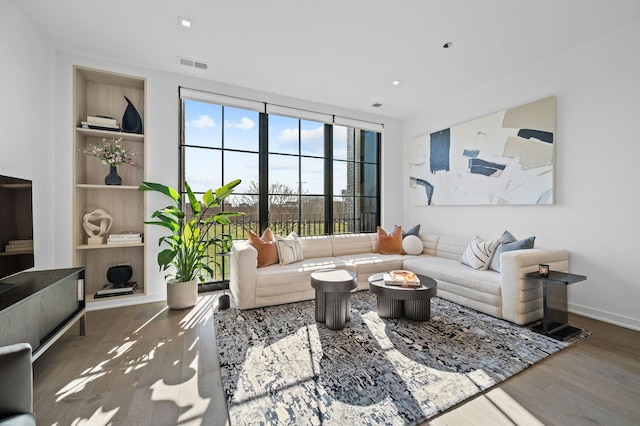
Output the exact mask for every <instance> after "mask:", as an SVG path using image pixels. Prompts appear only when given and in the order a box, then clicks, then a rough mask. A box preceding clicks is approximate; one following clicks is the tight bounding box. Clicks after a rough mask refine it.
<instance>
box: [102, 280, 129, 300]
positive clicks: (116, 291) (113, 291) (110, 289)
mask: <svg viewBox="0 0 640 426" xmlns="http://www.w3.org/2000/svg"><path fill="white" fill-rule="evenodd" d="M136 288H138V284H137V283H136V282H135V281H131V282H128V283H126V284H125V285H124V286H123V287H114V286H113V284H105V285H104V287H102V288H101V289H100V290H98V291H96V294H95V295H94V296H93V297H94V298H95V299H99V298H101V297H111V296H122V295H125V294H133V292H134V291H136Z"/></svg>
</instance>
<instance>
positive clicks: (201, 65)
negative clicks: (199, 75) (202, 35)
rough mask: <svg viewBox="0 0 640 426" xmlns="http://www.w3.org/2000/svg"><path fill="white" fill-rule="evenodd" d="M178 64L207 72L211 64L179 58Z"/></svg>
mask: <svg viewBox="0 0 640 426" xmlns="http://www.w3.org/2000/svg"><path fill="white" fill-rule="evenodd" d="M178 63H179V64H180V65H184V66H186V67H191V68H197V69H199V70H206V69H208V68H209V64H207V63H206V62H202V61H196V60H195V59H189V58H183V57H181V56H178Z"/></svg>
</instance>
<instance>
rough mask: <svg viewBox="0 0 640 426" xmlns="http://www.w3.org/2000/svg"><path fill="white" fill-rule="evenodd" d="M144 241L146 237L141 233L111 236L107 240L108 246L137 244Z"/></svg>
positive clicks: (123, 233)
mask: <svg viewBox="0 0 640 426" xmlns="http://www.w3.org/2000/svg"><path fill="white" fill-rule="evenodd" d="M143 240H144V236H143V234H142V233H140V232H122V233H120V234H110V235H109V238H107V245H109V246H111V245H118V244H137V243H141V242H142V241H143Z"/></svg>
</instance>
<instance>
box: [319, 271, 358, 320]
mask: <svg viewBox="0 0 640 426" xmlns="http://www.w3.org/2000/svg"><path fill="white" fill-rule="evenodd" d="M356 286H357V282H356V274H354V273H353V272H351V271H346V270H344V269H321V270H319V271H314V272H312V273H311V287H313V288H315V289H316V321H318V322H324V323H326V325H327V328H329V329H331V330H342V329H343V328H344V325H345V323H346V322H347V321H349V320H350V319H351V314H350V311H351V290H353V289H354V288H356Z"/></svg>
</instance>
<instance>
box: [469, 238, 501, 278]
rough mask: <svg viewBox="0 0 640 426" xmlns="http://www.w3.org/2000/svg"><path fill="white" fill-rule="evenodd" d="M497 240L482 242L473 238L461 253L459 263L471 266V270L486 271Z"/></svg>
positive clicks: (496, 246) (480, 239) (496, 245)
mask: <svg viewBox="0 0 640 426" xmlns="http://www.w3.org/2000/svg"><path fill="white" fill-rule="evenodd" d="M498 244H499V243H498V240H483V239H482V238H480V237H478V236H475V237H473V239H472V240H471V241H470V242H469V245H467V248H466V249H465V250H464V253H462V257H461V258H460V262H462V263H463V264H465V265H468V266H471V267H472V268H473V269H481V270H483V269H487V268H489V264H490V263H491V259H493V255H494V253H495V252H496V249H497V248H498Z"/></svg>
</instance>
